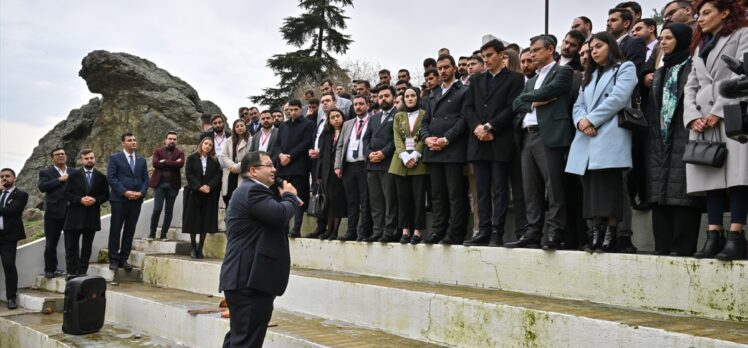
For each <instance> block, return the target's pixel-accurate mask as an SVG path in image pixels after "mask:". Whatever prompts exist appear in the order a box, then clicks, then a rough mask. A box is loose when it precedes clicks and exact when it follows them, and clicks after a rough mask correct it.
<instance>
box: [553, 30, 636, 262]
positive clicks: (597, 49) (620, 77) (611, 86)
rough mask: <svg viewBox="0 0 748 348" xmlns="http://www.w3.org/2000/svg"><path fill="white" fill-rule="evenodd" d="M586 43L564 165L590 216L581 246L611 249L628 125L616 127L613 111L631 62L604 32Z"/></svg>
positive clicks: (629, 78)
mask: <svg viewBox="0 0 748 348" xmlns="http://www.w3.org/2000/svg"><path fill="white" fill-rule="evenodd" d="M589 45H590V56H591V57H590V58H591V59H589V60H588V61H589V65H588V66H587V70H586V71H585V74H584V80H583V81H582V88H581V91H580V92H579V97H578V98H577V101H576V103H575V104H574V125H575V127H576V128H577V130H576V134H575V136H574V141H573V142H572V144H571V149H570V150H569V159H568V162H567V164H566V171H567V172H569V173H572V174H577V175H580V176H582V191H583V195H584V204H583V212H584V217H585V218H586V219H591V220H592V231H591V236H590V237H591V238H590V240H588V242H587V245H586V246H585V250H587V251H595V250H598V251H612V250H613V248H614V247H615V244H616V242H617V240H616V231H617V225H618V221H619V220H620V219H621V218H622V216H623V209H624V207H623V188H624V185H623V171H624V170H626V169H628V168H630V167H631V131H629V130H626V129H624V128H620V127H618V112H619V111H620V110H621V109H623V107H625V106H628V105H630V103H631V93H632V92H633V90H634V87H636V84H637V77H636V68H635V67H634V64H633V63H631V62H624V57H623V54H622V53H621V49H620V48H619V47H618V44H617V43H616V40H615V39H614V38H613V36H611V35H610V34H609V33H607V32H600V33H597V34H595V35H593V37H592V41H591V42H590V44H589ZM622 238H624V237H622ZM625 238H630V237H625Z"/></svg>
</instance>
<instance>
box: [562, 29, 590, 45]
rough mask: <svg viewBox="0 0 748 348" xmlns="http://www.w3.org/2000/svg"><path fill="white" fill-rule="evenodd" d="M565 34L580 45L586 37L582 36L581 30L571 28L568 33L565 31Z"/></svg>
mask: <svg viewBox="0 0 748 348" xmlns="http://www.w3.org/2000/svg"><path fill="white" fill-rule="evenodd" d="M566 36H569V37H571V38H572V39H575V40H577V41H579V46H580V47H581V46H582V44H583V43H584V40H585V39H586V37H584V34H582V32H581V31H579V30H571V31H569V32H568V33H566Z"/></svg>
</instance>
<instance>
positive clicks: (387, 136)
mask: <svg viewBox="0 0 748 348" xmlns="http://www.w3.org/2000/svg"><path fill="white" fill-rule="evenodd" d="M378 96H379V106H380V107H381V108H382V112H381V113H380V114H378V115H375V116H373V117H372V118H371V122H370V125H369V127H368V129H367V131H366V135H365V136H364V144H366V147H365V148H364V157H365V158H366V159H367V164H366V170H367V172H368V174H367V178H368V185H369V204H370V206H371V219H372V221H373V234H372V236H370V237H369V238H367V239H366V241H367V242H374V241H378V240H380V239H381V238H384V239H387V240H390V239H394V238H396V236H395V229H396V228H397V193H396V191H395V176H394V175H393V174H390V173H388V171H389V169H390V162H391V161H392V155H393V154H394V153H395V141H394V134H393V133H392V121H393V120H394V119H395V114H396V113H397V109H395V88H394V87H392V86H390V85H383V86H382V87H380V89H379V93H378ZM357 240H358V241H362V240H363V239H362V236H360V235H359V236H358V239H357Z"/></svg>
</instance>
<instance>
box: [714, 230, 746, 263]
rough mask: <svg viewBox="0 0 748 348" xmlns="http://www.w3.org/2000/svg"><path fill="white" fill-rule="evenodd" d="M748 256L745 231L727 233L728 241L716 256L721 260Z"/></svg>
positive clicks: (740, 258)
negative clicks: (747, 253) (747, 254)
mask: <svg viewBox="0 0 748 348" xmlns="http://www.w3.org/2000/svg"><path fill="white" fill-rule="evenodd" d="M745 256H746V240H745V232H743V231H737V232H736V231H730V232H729V233H727V242H726V243H725V247H724V248H722V250H721V251H720V252H719V254H717V255H716V256H714V258H716V259H717V260H720V261H733V260H742V259H745Z"/></svg>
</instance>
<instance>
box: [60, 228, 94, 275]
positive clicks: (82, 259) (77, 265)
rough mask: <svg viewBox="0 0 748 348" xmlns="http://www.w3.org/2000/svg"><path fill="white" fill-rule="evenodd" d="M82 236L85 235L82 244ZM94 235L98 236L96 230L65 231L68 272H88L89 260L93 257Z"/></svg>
mask: <svg viewBox="0 0 748 348" xmlns="http://www.w3.org/2000/svg"><path fill="white" fill-rule="evenodd" d="M81 236H82V237H83V243H82V244H81V243H79V241H80V239H81ZM94 236H96V231H94V230H68V231H65V261H66V263H67V270H68V274H86V272H88V261H89V259H90V258H91V245H92V244H93V240H94ZM79 245H80V246H79ZM79 248H80V250H79ZM79 252H80V254H79Z"/></svg>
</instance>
